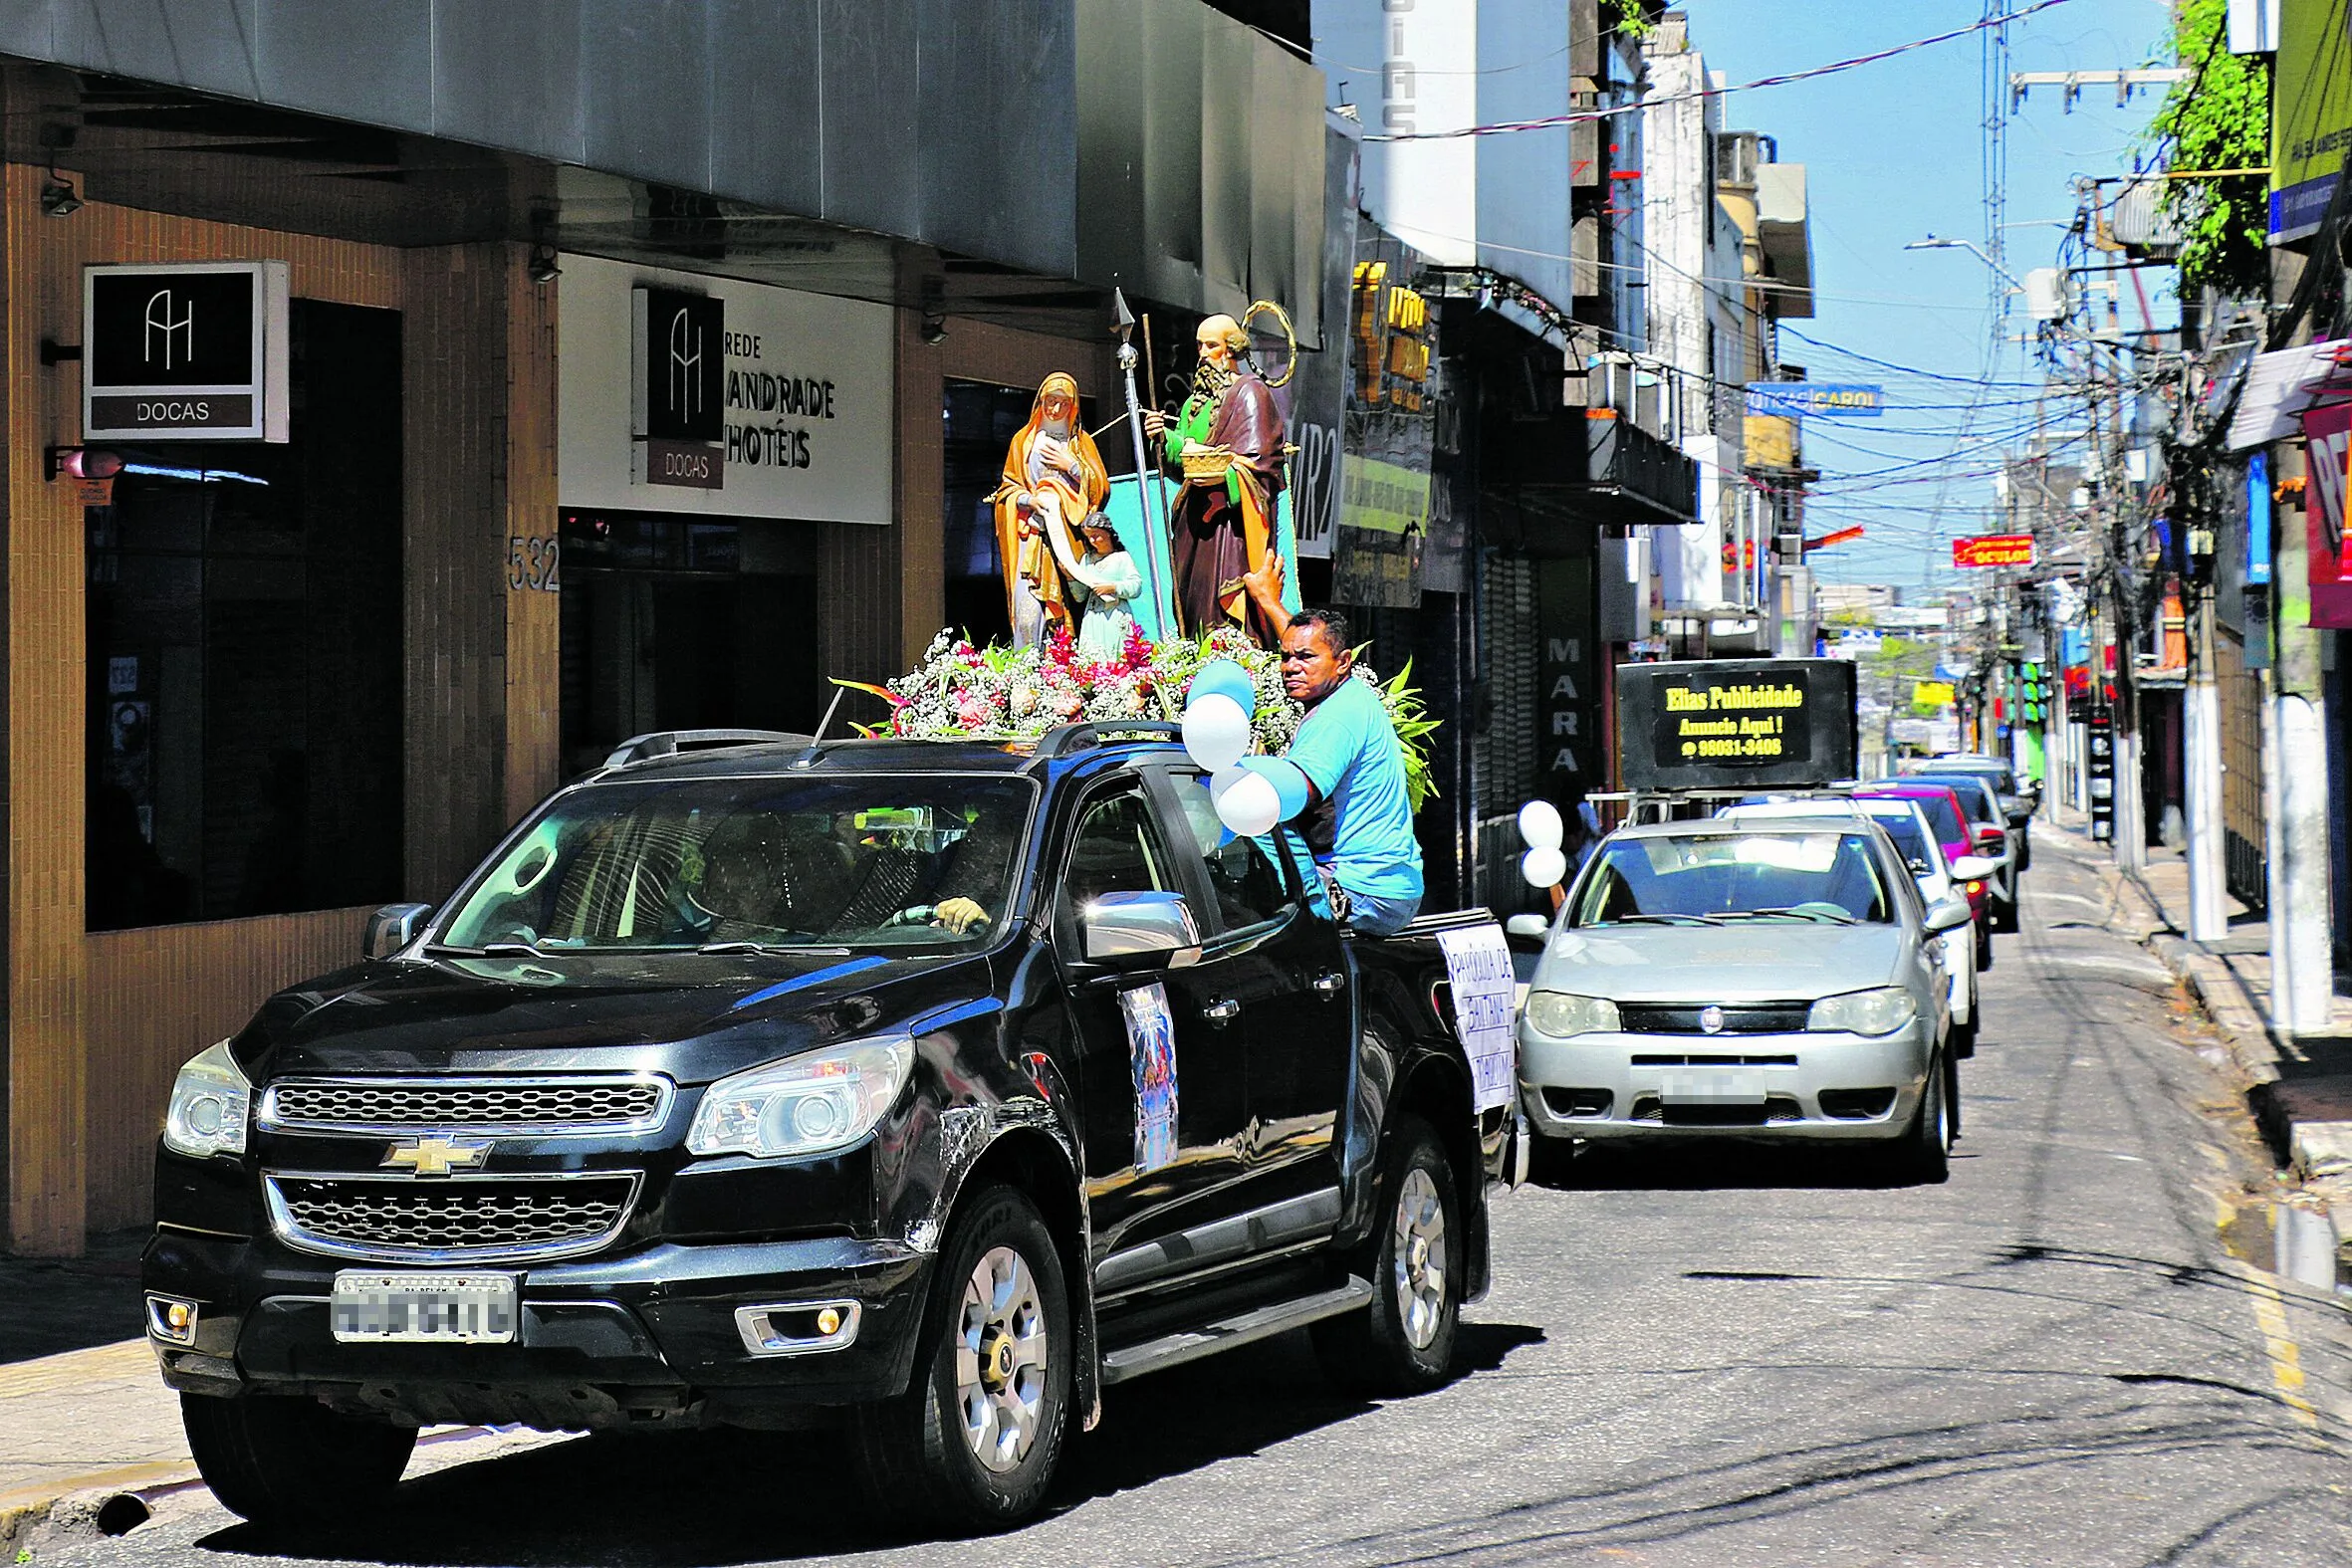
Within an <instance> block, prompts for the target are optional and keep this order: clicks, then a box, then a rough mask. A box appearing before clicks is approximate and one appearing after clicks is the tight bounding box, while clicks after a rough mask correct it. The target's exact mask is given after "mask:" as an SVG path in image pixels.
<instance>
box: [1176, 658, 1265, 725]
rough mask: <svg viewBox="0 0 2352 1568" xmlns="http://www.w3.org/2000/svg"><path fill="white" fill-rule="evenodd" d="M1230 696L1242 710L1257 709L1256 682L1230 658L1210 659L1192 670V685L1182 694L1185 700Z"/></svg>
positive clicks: (1253, 711)
mask: <svg viewBox="0 0 2352 1568" xmlns="http://www.w3.org/2000/svg"><path fill="white" fill-rule="evenodd" d="M1211 695H1215V696H1219V697H1231V698H1232V699H1233V700H1234V702H1235V704H1236V705H1237V706H1238V707H1240V709H1241V710H1242V712H1244V713H1247V714H1255V713H1257V711H1258V683H1257V682H1256V681H1254V680H1252V679H1250V672H1249V671H1248V670H1245V669H1243V668H1242V667H1241V666H1240V665H1238V664H1236V663H1234V662H1233V660H1231V659H1211V660H1210V661H1209V662H1208V663H1206V664H1204V665H1202V666H1201V667H1200V668H1199V669H1198V670H1196V671H1194V672H1193V677H1192V686H1191V688H1190V689H1189V690H1187V691H1186V692H1185V694H1184V700H1185V701H1186V702H1188V703H1189V702H1193V701H1196V700H1197V699H1199V698H1202V697H1207V696H1211Z"/></svg>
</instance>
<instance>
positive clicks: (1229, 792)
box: [1217, 773, 1283, 838]
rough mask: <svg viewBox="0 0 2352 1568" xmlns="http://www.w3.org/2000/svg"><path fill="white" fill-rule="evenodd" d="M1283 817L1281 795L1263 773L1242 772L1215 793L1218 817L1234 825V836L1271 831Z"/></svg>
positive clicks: (1231, 825) (1256, 834)
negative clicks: (1224, 789)
mask: <svg viewBox="0 0 2352 1568" xmlns="http://www.w3.org/2000/svg"><path fill="white" fill-rule="evenodd" d="M1282 819H1283V801H1282V796H1281V795H1279V794H1277V793H1276V792H1275V787H1274V781H1273V780H1271V779H1269V778H1267V777H1266V776H1265V775H1264V774H1247V773H1246V774H1243V775H1242V776H1241V777H1240V778H1239V779H1237V780H1235V781H1234V782H1233V784H1231V785H1230V786H1229V787H1228V788H1227V789H1226V791H1225V792H1224V793H1223V794H1221V795H1219V796H1218V797H1217V820H1219V821H1220V822H1223V823H1224V824H1225V825H1226V826H1227V827H1229V828H1231V829H1233V834H1234V836H1235V837H1236V838H1256V837H1257V836H1258V835H1259V834H1261V833H1267V832H1272V831H1273V830H1274V824H1275V823H1277V822H1279V821H1281V820H1282Z"/></svg>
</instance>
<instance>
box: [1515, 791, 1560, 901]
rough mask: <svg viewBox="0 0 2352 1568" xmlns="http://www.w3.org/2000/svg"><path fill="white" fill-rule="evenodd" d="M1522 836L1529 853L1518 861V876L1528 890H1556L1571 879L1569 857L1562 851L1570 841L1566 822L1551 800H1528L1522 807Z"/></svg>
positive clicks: (1520, 825) (1520, 814) (1520, 834)
mask: <svg viewBox="0 0 2352 1568" xmlns="http://www.w3.org/2000/svg"><path fill="white" fill-rule="evenodd" d="M1519 836H1520V837H1522V838H1524V839H1526V840H1527V842H1528V852H1527V853H1526V854H1524V855H1522V856H1520V859H1519V874H1520V875H1521V876H1524V877H1526V878H1527V879H1528V885H1529V887H1557V886H1559V885H1560V883H1562V882H1564V881H1566V880H1567V878H1568V857H1567V855H1566V854H1565V853H1564V852H1563V851H1562V850H1561V849H1560V845H1561V844H1563V843H1565V842H1566V841H1567V837H1568V827H1567V823H1566V822H1564V821H1562V820H1561V819H1560V814H1559V807H1558V806H1556V805H1553V804H1552V803H1551V802H1550V801H1549V800H1529V802H1528V803H1527V804H1526V805H1523V806H1521V807H1520V808H1519Z"/></svg>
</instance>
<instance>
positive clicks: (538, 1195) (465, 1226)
mask: <svg viewBox="0 0 2352 1568" xmlns="http://www.w3.org/2000/svg"><path fill="white" fill-rule="evenodd" d="M637 1181H638V1178H637V1176H636V1174H635V1173H633V1172H623V1173H615V1174H612V1175H602V1174H597V1175H588V1176H562V1177H536V1178H535V1177H514V1176H496V1177H462V1176H460V1177H450V1178H448V1179H446V1180H418V1179H416V1178H413V1177H373V1176H324V1175H322V1176H307V1175H291V1174H286V1173H279V1172H272V1173H271V1174H270V1175H269V1176H268V1178H267V1181H266V1190H267V1193H268V1198H269V1207H270V1225H271V1228H272V1229H273V1230H274V1231H275V1232H277V1234H278V1238H279V1239H280V1240H282V1241H284V1242H285V1243H286V1244H287V1245H289V1246H293V1247H298V1248H300V1249H302V1250H303V1251H306V1252H324V1253H327V1254H329V1255H331V1256H336V1257H359V1258H368V1259H373V1260H377V1261H386V1262H428V1261H444V1262H500V1261H523V1260H526V1259H533V1258H547V1257H562V1256H567V1255H570V1254H572V1253H577V1252H588V1251H593V1250H594V1249H595V1248H597V1247H599V1246H602V1245H603V1244H604V1243H605V1242H607V1241H609V1240H611V1239H612V1237H613V1236H615V1235H617V1234H618V1233H619V1232H620V1228H621V1226H622V1224H623V1223H624V1222H625V1221H626V1220H627V1219H628V1214H629V1208H630V1205H631V1204H632V1203H633V1202H634V1201H635V1199H636V1194H637Z"/></svg>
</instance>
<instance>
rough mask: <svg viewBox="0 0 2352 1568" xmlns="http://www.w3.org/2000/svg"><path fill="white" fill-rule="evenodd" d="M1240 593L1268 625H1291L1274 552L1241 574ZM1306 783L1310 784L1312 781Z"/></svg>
mask: <svg viewBox="0 0 2352 1568" xmlns="http://www.w3.org/2000/svg"><path fill="white" fill-rule="evenodd" d="M1242 591H1243V592H1245V593H1247V594H1249V596H1250V602H1251V603H1253V604H1255V605H1257V606H1258V612H1259V613H1260V614H1262V615H1264V616H1265V617H1266V618H1267V621H1268V622H1269V623H1270V624H1272V625H1276V626H1287V625H1289V624H1290V623H1291V612H1290V610H1289V609H1288V608H1287V607H1286V606H1285V605H1284V603H1283V558H1282V557H1281V556H1280V555H1279V554H1277V553H1276V552H1274V551H1272V550H1269V551H1268V552H1267V553H1266V563H1265V564H1264V565H1262V566H1260V567H1259V568H1258V569H1257V570H1256V571H1245V572H1243V573H1242ZM1307 783H1308V784H1312V783H1313V781H1312V780H1311V779H1310V780H1308V781H1307Z"/></svg>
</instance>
